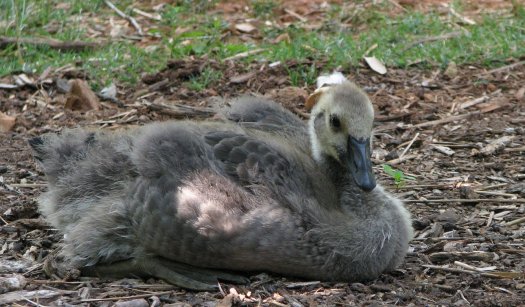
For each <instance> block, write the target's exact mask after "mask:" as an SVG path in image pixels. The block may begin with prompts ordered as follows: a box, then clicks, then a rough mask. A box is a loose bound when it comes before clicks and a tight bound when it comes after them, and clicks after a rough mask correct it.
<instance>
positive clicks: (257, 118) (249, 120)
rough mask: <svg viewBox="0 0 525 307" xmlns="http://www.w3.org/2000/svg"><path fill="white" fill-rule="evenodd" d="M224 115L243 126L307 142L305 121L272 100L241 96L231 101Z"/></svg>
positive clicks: (297, 141) (295, 140)
mask: <svg viewBox="0 0 525 307" xmlns="http://www.w3.org/2000/svg"><path fill="white" fill-rule="evenodd" d="M225 115H226V118H227V119H228V120H230V121H233V122H236V123H239V124H241V125H243V126H245V127H249V128H251V129H257V130H262V131H266V132H270V133H279V135H280V136H285V137H288V138H289V139H291V140H292V141H294V142H296V143H300V144H307V143H308V127H307V125H306V123H305V122H304V121H303V120H301V119H300V118H299V117H297V116H296V115H295V114H293V113H292V112H290V111H288V110H287V109H285V108H283V107H282V106H281V105H279V104H277V103H275V102H273V101H270V100H267V99H264V98H260V97H251V96H245V97H241V98H238V99H237V100H234V101H233V103H232V106H231V108H230V109H228V110H226V111H225ZM306 147H308V146H306Z"/></svg>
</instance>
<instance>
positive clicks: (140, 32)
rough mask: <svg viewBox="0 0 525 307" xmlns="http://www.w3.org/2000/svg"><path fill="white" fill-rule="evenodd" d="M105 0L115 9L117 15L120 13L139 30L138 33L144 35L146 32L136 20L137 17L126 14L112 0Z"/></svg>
mask: <svg viewBox="0 0 525 307" xmlns="http://www.w3.org/2000/svg"><path fill="white" fill-rule="evenodd" d="M104 2H105V3H106V5H107V6H109V7H110V8H111V9H112V10H114V11H115V12H116V13H117V15H119V16H120V17H122V18H124V19H126V20H127V21H129V23H131V25H132V26H133V27H134V28H135V30H137V33H138V34H139V35H140V36H142V35H144V32H142V28H141V27H140V25H139V23H138V22H137V20H135V18H133V17H131V16H129V15H127V14H125V13H124V12H122V11H121V10H119V9H118V7H116V6H115V5H114V4H113V3H111V1H109V0H104Z"/></svg>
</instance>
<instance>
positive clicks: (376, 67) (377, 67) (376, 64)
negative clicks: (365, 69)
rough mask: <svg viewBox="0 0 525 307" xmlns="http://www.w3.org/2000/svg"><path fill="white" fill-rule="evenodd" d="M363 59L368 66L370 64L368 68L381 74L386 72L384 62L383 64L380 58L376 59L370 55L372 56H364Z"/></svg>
mask: <svg viewBox="0 0 525 307" xmlns="http://www.w3.org/2000/svg"><path fill="white" fill-rule="evenodd" d="M364 59H365V62H366V64H368V66H370V68H371V69H372V70H373V71H375V72H377V73H379V74H381V75H384V74H386V66H385V64H383V63H382V62H381V61H380V60H378V59H377V58H376V57H374V56H372V57H366V56H365V57H364Z"/></svg>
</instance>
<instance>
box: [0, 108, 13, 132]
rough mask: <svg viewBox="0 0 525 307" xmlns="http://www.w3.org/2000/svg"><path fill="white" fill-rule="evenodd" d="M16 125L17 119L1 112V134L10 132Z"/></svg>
mask: <svg viewBox="0 0 525 307" xmlns="http://www.w3.org/2000/svg"><path fill="white" fill-rule="evenodd" d="M15 123H16V117H13V116H9V115H7V114H4V113H2V112H0V132H7V131H10V130H11V129H13V127H14V126H15Z"/></svg>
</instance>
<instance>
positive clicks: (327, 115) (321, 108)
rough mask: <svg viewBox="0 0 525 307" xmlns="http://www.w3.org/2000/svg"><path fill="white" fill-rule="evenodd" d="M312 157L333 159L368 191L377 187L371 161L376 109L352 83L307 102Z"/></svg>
mask: <svg viewBox="0 0 525 307" xmlns="http://www.w3.org/2000/svg"><path fill="white" fill-rule="evenodd" d="M307 107H311V115H310V122H309V129H310V138H311V144H312V145H311V146H312V154H313V157H314V159H315V160H317V161H319V162H321V161H324V160H326V159H333V160H335V161H337V162H338V163H340V164H341V167H344V168H345V169H347V170H348V171H350V173H351V174H352V177H353V178H354V181H355V183H356V184H357V185H358V186H359V187H360V188H361V189H363V190H364V191H371V190H373V189H374V188H375V186H376V181H375V178H374V173H373V171H372V163H371V161H370V139H371V136H372V125H373V121H374V109H373V107H372V103H371V102H370V99H368V96H367V95H366V94H365V93H364V92H363V91H362V90H361V89H360V88H358V87H357V86H356V85H355V84H353V83H352V82H350V81H343V82H342V83H340V84H336V85H331V86H328V87H323V88H320V89H318V90H317V91H316V93H314V94H313V95H312V96H310V98H309V99H308V102H307Z"/></svg>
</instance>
